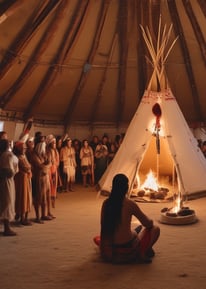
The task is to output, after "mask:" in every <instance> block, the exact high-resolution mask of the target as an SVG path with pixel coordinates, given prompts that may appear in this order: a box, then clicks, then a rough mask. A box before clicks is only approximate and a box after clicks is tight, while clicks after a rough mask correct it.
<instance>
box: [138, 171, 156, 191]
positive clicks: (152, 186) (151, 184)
mask: <svg viewBox="0 0 206 289" xmlns="http://www.w3.org/2000/svg"><path fill="white" fill-rule="evenodd" d="M141 189H143V190H154V191H158V184H157V179H156V178H155V176H154V174H153V172H152V170H150V172H149V173H148V175H147V178H146V180H145V182H144V183H143V184H142V185H141Z"/></svg>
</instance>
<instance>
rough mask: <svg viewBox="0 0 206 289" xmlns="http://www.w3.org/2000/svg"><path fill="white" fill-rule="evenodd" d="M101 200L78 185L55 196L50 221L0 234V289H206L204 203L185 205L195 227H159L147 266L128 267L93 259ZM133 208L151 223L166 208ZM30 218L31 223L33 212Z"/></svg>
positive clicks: (156, 205) (160, 205)
mask: <svg viewBox="0 0 206 289" xmlns="http://www.w3.org/2000/svg"><path fill="white" fill-rule="evenodd" d="M104 199H105V197H103V196H98V195H97V192H96V191H95V190H94V189H93V188H82V187H81V185H78V186H76V191H75V192H66V193H59V194H58V198H57V201H56V208H55V209H54V210H53V213H54V214H55V216H56V219H54V220H52V221H46V222H45V223H44V224H36V223H34V224H33V225H32V226H28V227H15V228H14V230H16V232H17V233H18V235H17V236H16V237H4V236H3V235H2V233H0V284H1V285H0V286H1V288H2V289H37V288H38V289H53V288H55V289H62V288H65V289H70V288H72V289H76V288H78V289H87V288H88V289H93V288H95V289H97V288H99V289H103V288H107V289H113V288H115V289H133V288H138V289H143V288H144V289H145V288H146V289H156V288H158V289H163V288H166V289H174V288H175V289H183V288H184V289H185V288H187V289H196V288H198V289H205V288H206V287H205V286H206V272H205V268H206V247H205V243H206V242H205V239H206V209H205V208H206V198H201V199H196V200H192V201H190V202H188V203H187V206H189V207H190V208H191V209H193V210H195V212H196V215H197V217H198V222H197V223H195V224H192V225H184V226H174V225H165V224H161V223H160V224H159V225H160V228H161V236H160V239H159V241H158V243H157V244H156V246H155V251H156V256H155V257H154V259H153V262H152V263H151V264H132V265H112V264H105V263H103V262H102V261H101V260H100V258H99V255H98V249H97V247H96V246H95V244H94V243H93V241H92V239H93V237H94V236H95V235H97V234H98V232H99V215H100V208H101V204H102V201H103V200H104ZM138 204H139V206H140V207H141V208H142V209H143V210H144V211H145V212H146V213H147V214H148V215H149V216H151V217H152V218H153V219H154V221H155V222H156V223H159V219H160V211H161V209H162V208H163V207H165V206H167V204H165V203H164V204H163V203H138ZM168 205H169V206H170V205H171V204H168ZM30 217H31V218H33V217H34V212H32V213H31V214H30ZM133 224H134V226H136V225H137V222H136V221H135V220H134V222H133ZM2 230H3V228H2V226H1V227H0V231H1V232H2Z"/></svg>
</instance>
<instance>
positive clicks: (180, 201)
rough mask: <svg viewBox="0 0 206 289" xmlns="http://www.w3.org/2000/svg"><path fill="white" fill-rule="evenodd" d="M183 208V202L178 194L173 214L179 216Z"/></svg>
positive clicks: (172, 209) (172, 210)
mask: <svg viewBox="0 0 206 289" xmlns="http://www.w3.org/2000/svg"><path fill="white" fill-rule="evenodd" d="M181 206H182V200H181V197H180V194H178V196H177V197H176V199H175V200H174V207H172V208H171V212H172V213H175V214H177V213H178V212H179V211H180V209H181Z"/></svg>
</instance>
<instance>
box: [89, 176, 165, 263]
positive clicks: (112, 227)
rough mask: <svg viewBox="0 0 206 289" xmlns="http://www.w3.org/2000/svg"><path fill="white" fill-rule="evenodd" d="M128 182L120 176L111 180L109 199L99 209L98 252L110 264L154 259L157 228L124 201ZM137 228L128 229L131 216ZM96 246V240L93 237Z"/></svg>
mask: <svg viewBox="0 0 206 289" xmlns="http://www.w3.org/2000/svg"><path fill="white" fill-rule="evenodd" d="M128 188H129V180H128V178H127V176H125V175H124V174H117V175H116V176H115V177H114V178H113V182H112V190H111V193H110V196H109V197H108V198H107V199H106V200H105V201H104V202H103V205H102V209H101V233H100V240H99V241H100V242H99V246H100V253H101V256H102V258H103V259H104V260H105V261H108V262H112V263H131V262H143V263H149V262H151V260H152V257H154V255H155V252H154V250H153V245H154V244H155V243H156V241H157V240H158V238H159V235H160V229H159V227H158V226H156V225H154V222H153V220H152V219H150V218H149V217H148V216H146V215H145V214H144V213H143V211H142V210H141V209H140V208H139V206H138V205H137V204H136V203H135V202H134V201H133V200H131V199H129V198H127V196H126V195H127V192H128ZM133 216H134V217H136V218H137V219H138V221H139V222H140V224H141V225H140V226H138V227H137V228H136V229H134V230H132V228H131V227H132V226H131V221H132V217H133ZM94 241H95V242H96V243H97V239H95V238H94Z"/></svg>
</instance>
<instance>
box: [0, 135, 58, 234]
mask: <svg viewBox="0 0 206 289" xmlns="http://www.w3.org/2000/svg"><path fill="white" fill-rule="evenodd" d="M55 144H56V139H55V137H53V136H52V135H51V136H49V137H48V139H45V137H44V136H42V134H41V133H40V132H38V133H36V135H35V138H34V140H32V139H28V140H27V142H26V143H25V142H23V141H17V142H15V143H14V146H13V147H12V146H11V144H10V141H9V140H8V137H7V133H6V132H1V134H0V191H1V194H0V218H1V220H3V224H4V232H3V234H4V235H5V236H15V235H16V232H14V231H13V230H12V229H11V225H10V224H11V221H13V220H15V221H16V222H19V223H20V224H21V225H24V226H28V225H32V223H31V221H30V220H29V213H30V212H31V209H32V206H34V210H35V215H36V216H35V219H34V222H36V223H39V224H42V223H44V221H45V220H52V219H54V218H55V217H54V216H53V214H52V213H51V207H53V208H54V207H55V198H56V192H57V168H58V165H59V157H58V152H57V150H56V147H55Z"/></svg>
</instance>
